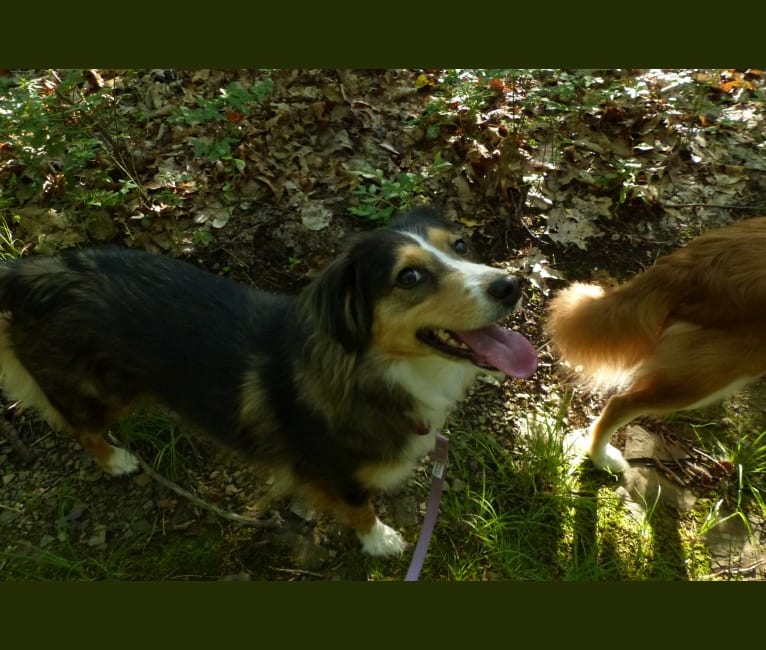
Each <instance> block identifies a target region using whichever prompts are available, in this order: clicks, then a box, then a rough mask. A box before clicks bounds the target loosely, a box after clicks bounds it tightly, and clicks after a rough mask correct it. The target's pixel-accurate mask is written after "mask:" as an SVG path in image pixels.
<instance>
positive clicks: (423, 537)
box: [404, 433, 449, 582]
mask: <svg viewBox="0 0 766 650" xmlns="http://www.w3.org/2000/svg"><path fill="white" fill-rule="evenodd" d="M448 442H449V438H447V436H446V435H442V434H440V433H439V434H437V435H436V446H435V448H434V450H433V452H431V457H432V458H433V459H434V466H433V470H432V471H431V475H432V476H433V480H432V481H431V494H429V495H428V504H427V505H426V516H425V517H424V519H423V526H422V528H421V529H420V536H419V537H418V543H417V544H416V546H415V550H414V551H413V553H412V559H411V560H410V568H409V569H407V575H406V576H405V578H404V580H405V582H414V581H416V580H417V579H418V576H419V575H420V571H421V569H422V568H423V562H425V559H426V553H427V552H428V545H429V544H430V543H431V535H432V533H433V531H434V524H435V523H436V514H437V513H438V511H439V501H441V496H442V490H443V489H444V469H445V467H446V465H447V445H448Z"/></svg>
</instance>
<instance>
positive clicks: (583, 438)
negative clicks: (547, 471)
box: [564, 429, 629, 474]
mask: <svg viewBox="0 0 766 650" xmlns="http://www.w3.org/2000/svg"><path fill="white" fill-rule="evenodd" d="M590 446H591V437H590V431H589V430H588V429H576V430H574V431H572V432H571V433H569V434H568V435H567V436H565V437H564V458H565V459H566V460H568V461H569V465H570V467H575V466H578V465H580V464H581V463H582V462H583V461H584V460H585V459H586V458H590V461H591V462H592V463H593V464H594V465H595V466H596V467H598V468H599V469H603V470H606V471H609V472H613V473H615V474H619V473H621V472H624V471H625V470H626V469H628V467H629V465H628V461H626V460H625V458H624V457H623V455H622V453H620V450H619V449H617V448H616V447H613V446H612V445H606V447H604V449H603V450H601V451H599V452H594V451H593V450H592V449H591V448H590Z"/></svg>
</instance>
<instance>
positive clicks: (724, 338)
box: [587, 324, 766, 472]
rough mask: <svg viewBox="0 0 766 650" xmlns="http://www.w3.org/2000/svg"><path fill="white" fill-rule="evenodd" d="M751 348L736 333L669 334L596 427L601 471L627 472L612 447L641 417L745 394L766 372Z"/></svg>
mask: <svg viewBox="0 0 766 650" xmlns="http://www.w3.org/2000/svg"><path fill="white" fill-rule="evenodd" d="M750 343H751V341H750V340H749V339H748V338H747V337H746V336H744V335H743V336H738V335H737V333H735V332H723V331H720V332H719V331H710V330H703V329H701V328H697V327H694V326H689V325H685V324H679V325H675V326H673V327H671V328H669V329H668V330H667V332H666V335H665V337H663V339H662V341H661V342H660V345H659V346H658V347H657V350H656V351H655V354H654V356H653V357H652V358H651V359H650V360H649V361H648V362H647V363H646V364H644V366H642V367H641V368H640V369H639V372H638V374H637V376H636V379H635V380H634V383H633V385H632V386H631V387H630V388H629V389H628V390H626V391H625V392H623V393H619V394H617V395H613V396H612V397H611V398H610V399H609V400H608V401H607V404H606V407H605V408H604V410H603V412H602V413H601V415H599V417H598V418H597V419H596V420H595V422H594V423H593V424H592V426H591V428H590V438H589V441H588V449H587V454H588V456H590V458H591V459H592V461H593V462H594V464H595V465H597V466H598V467H601V468H603V469H609V470H611V471H613V472H621V471H624V470H625V469H626V468H627V466H628V465H627V462H626V461H625V459H624V458H623V457H622V454H621V453H620V452H619V451H618V450H617V449H616V448H614V447H613V446H612V445H610V444H609V442H610V440H611V438H612V435H613V434H614V432H615V431H617V429H619V428H620V427H621V426H623V425H625V424H627V423H628V422H630V421H631V420H633V419H634V418H636V417H638V416H639V415H655V416H661V415H667V414H669V413H673V412H675V411H683V410H688V409H693V408H697V407H700V406H704V405H705V404H710V403H713V402H716V401H718V400H720V399H723V398H725V397H728V396H729V395H733V394H734V393H736V392H738V391H740V390H741V389H742V388H744V387H745V386H746V385H747V384H748V383H750V382H751V381H753V380H754V379H756V378H757V377H758V376H759V375H760V374H761V373H762V372H763V370H764V369H766V367H765V366H764V364H765V363H766V358H764V353H763V352H761V351H759V349H758V347H757V346H751V345H749V344H750ZM748 349H749V350H750V354H748Z"/></svg>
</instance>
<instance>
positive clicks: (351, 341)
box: [309, 248, 373, 353]
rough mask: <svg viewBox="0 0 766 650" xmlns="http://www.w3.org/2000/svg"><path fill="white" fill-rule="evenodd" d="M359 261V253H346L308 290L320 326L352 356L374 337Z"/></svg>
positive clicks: (368, 294)
mask: <svg viewBox="0 0 766 650" xmlns="http://www.w3.org/2000/svg"><path fill="white" fill-rule="evenodd" d="M359 258H360V255H359V251H358V250H355V249H354V248H349V249H347V250H346V251H345V252H344V253H343V254H342V255H341V256H340V257H339V258H337V259H336V260H334V261H333V262H331V263H330V265H329V266H327V268H325V269H324V271H322V273H321V274H320V275H319V276H318V277H317V278H316V279H315V280H314V282H313V283H312V284H313V286H311V287H310V290H309V291H310V305H309V308H310V309H311V310H312V312H313V314H314V317H315V319H316V322H317V326H318V327H319V328H320V329H321V331H322V332H324V334H325V335H327V336H329V337H330V338H332V339H335V340H336V341H338V342H339V343H340V344H341V345H342V346H343V348H344V349H345V350H346V351H347V352H352V353H361V352H363V351H364V350H366V349H367V347H368V346H369V343H370V338H371V335H372V316H373V301H372V298H371V295H370V288H369V287H368V286H366V285H367V284H369V282H368V278H365V277H364V274H363V273H362V270H361V269H362V267H361V264H360V262H361V260H360V259H359Z"/></svg>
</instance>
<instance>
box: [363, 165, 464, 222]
mask: <svg viewBox="0 0 766 650" xmlns="http://www.w3.org/2000/svg"><path fill="white" fill-rule="evenodd" d="M451 166H452V164H451V163H450V162H448V161H445V160H443V159H442V156H441V153H439V152H437V153H436V155H435V156H434V159H433V161H432V162H431V164H430V165H429V166H428V167H427V168H426V169H425V170H423V172H421V173H419V174H416V173H414V172H408V171H402V172H399V173H398V174H396V175H395V176H394V177H393V178H386V176H385V175H384V172H383V170H381V169H370V168H368V169H366V170H363V171H359V172H356V174H357V175H358V176H359V177H361V178H363V179H364V180H365V181H367V182H361V183H359V185H357V186H356V187H355V188H354V192H353V194H354V196H355V197H356V199H357V204H356V205H353V206H351V207H350V208H349V212H350V213H351V214H353V215H354V216H356V217H360V218H362V219H367V220H369V221H373V222H386V221H388V220H389V219H390V218H391V217H392V216H393V215H394V214H396V213H397V212H404V211H406V210H409V209H410V208H412V207H413V206H415V205H416V204H417V202H418V200H419V198H420V195H422V194H423V193H424V192H425V184H426V181H427V180H428V179H429V178H431V177H433V176H435V175H437V174H439V173H441V172H443V171H445V170H446V169H449V168H450V167H451Z"/></svg>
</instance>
